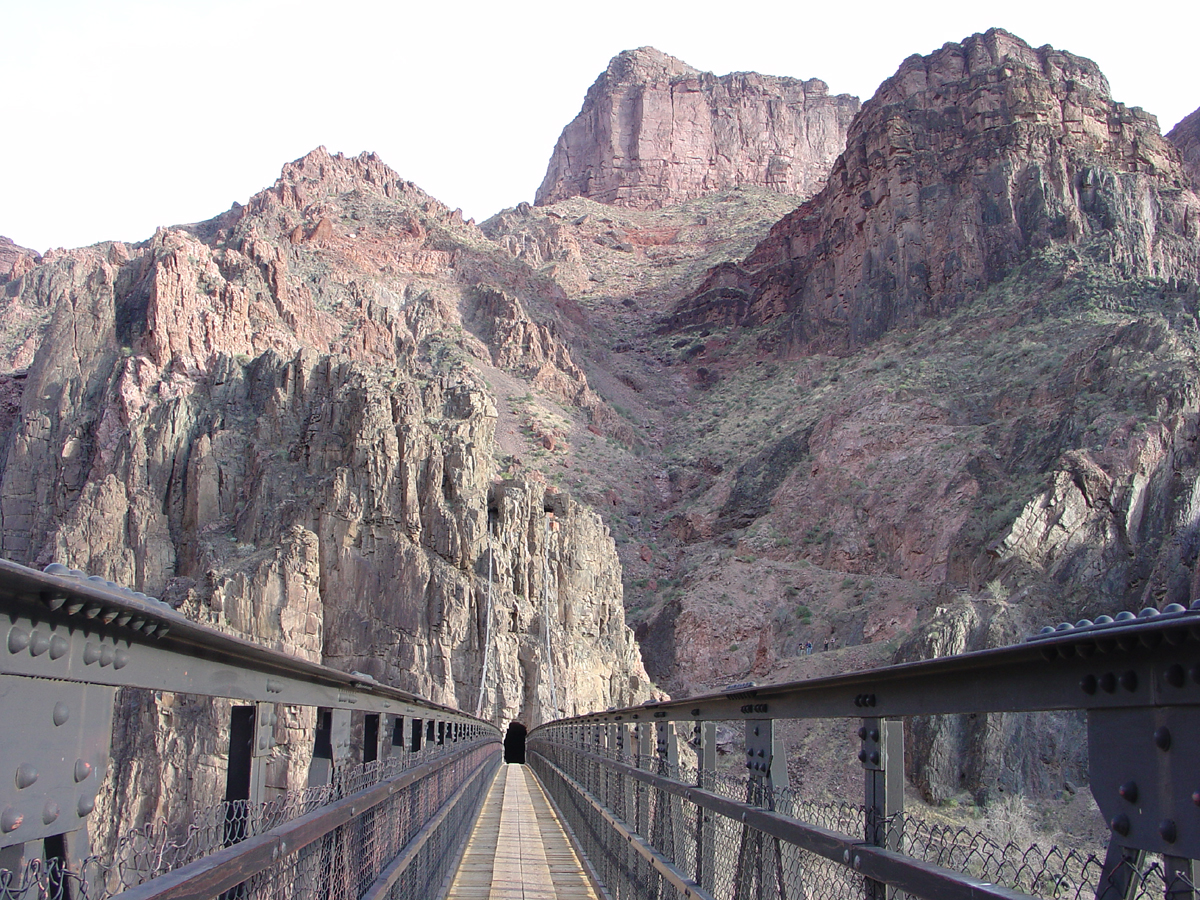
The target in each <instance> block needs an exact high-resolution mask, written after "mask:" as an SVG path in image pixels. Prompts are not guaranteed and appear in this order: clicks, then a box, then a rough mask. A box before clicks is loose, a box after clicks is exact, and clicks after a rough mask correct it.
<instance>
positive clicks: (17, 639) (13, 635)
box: [8, 625, 29, 653]
mask: <svg viewBox="0 0 1200 900" xmlns="http://www.w3.org/2000/svg"><path fill="white" fill-rule="evenodd" d="M28 646H29V632H28V631H26V630H25V629H24V628H21V627H20V626H18V625H14V626H13V627H12V628H11V629H10V630H9V632H8V652H9V653H20V652H21V651H22V650H24V649H25V648H26V647H28Z"/></svg>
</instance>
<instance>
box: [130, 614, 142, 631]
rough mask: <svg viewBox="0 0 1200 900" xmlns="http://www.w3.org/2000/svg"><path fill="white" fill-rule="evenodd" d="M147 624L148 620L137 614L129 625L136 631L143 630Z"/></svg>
mask: <svg viewBox="0 0 1200 900" xmlns="http://www.w3.org/2000/svg"><path fill="white" fill-rule="evenodd" d="M145 625H146V620H145V619H144V618H143V617H141V616H136V617H135V618H134V619H133V620H132V621H131V622H130V623H129V627H130V628H132V629H133V630H134V631H141V630H142V628H143V627H145Z"/></svg>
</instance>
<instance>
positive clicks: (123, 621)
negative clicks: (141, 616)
mask: <svg viewBox="0 0 1200 900" xmlns="http://www.w3.org/2000/svg"><path fill="white" fill-rule="evenodd" d="M132 618H133V613H131V612H126V611H125V610H122V611H121V612H120V613H119V614H118V615H117V618H116V620H115V621H116V623H117V624H118V625H120V626H121V627H122V628H124V627H125V626H126V625H128V624H129V620H130V619H132Z"/></svg>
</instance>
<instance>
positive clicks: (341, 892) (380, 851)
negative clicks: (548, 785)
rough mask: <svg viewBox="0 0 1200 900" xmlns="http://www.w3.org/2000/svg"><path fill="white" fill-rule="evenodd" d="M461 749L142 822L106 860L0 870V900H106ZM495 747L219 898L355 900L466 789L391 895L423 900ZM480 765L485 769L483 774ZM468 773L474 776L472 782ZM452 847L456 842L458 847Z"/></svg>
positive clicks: (406, 757) (432, 748) (434, 750)
mask: <svg viewBox="0 0 1200 900" xmlns="http://www.w3.org/2000/svg"><path fill="white" fill-rule="evenodd" d="M463 748H464V745H462V744H458V745H450V744H447V745H445V746H438V745H426V746H425V747H424V748H423V749H422V750H421V751H419V752H417V753H405V754H401V755H397V756H392V757H388V758H387V759H383V760H377V761H374V762H370V763H366V764H364V765H358V766H354V767H350V768H346V769H343V770H341V771H339V772H336V773H335V774H334V776H333V778H332V780H331V781H330V782H329V783H328V784H323V785H318V786H314V787H308V788H304V789H301V790H297V791H291V792H288V793H286V794H282V795H280V796H278V797H275V798H272V799H270V800H267V801H265V802H263V803H250V802H249V801H245V800H238V801H231V802H223V803H217V804H214V805H212V806H210V807H208V808H206V809H204V810H202V811H201V812H199V813H197V814H196V815H195V816H194V817H193V818H192V819H191V820H190V821H188V822H184V823H168V822H166V821H165V820H159V821H157V822H153V823H148V824H146V825H144V826H142V827H140V828H136V829H134V830H132V831H130V832H128V833H126V834H125V835H123V836H122V837H121V838H120V840H119V841H118V843H117V847H116V850H115V852H114V853H113V855H112V856H111V857H107V858H101V857H99V856H88V857H86V858H85V859H84V860H83V861H82V862H81V863H80V864H78V865H77V866H71V867H67V866H66V864H65V863H64V861H63V860H62V859H59V858H53V857H52V858H48V859H41V858H32V859H26V860H24V861H23V863H22V865H21V866H20V867H19V868H17V869H15V870H10V869H4V868H0V900H68V898H69V900H106V898H109V897H112V896H115V895H116V894H119V893H121V892H122V891H124V890H127V889H128V888H131V887H134V886H136V885H139V884H143V883H145V882H147V881H150V880H152V879H154V878H156V877H158V876H160V875H163V874H166V873H167V872H171V871H174V870H176V869H180V868H182V867H184V866H186V865H188V864H189V863H192V862H195V861H197V860H199V859H202V858H204V857H206V856H209V855H211V854H212V853H215V852H217V851H219V850H222V849H224V848H226V847H231V846H233V845H235V844H237V843H240V842H242V841H244V840H246V839H248V838H252V837H255V836H258V835H263V834H266V833H267V832H270V831H271V830H272V829H275V828H278V827H279V826H281V825H284V824H286V823H288V822H291V821H293V820H295V819H297V818H299V817H300V816H303V815H306V814H308V813H312V812H316V811H317V810H320V809H321V808H323V807H325V806H328V805H329V804H331V803H334V802H337V801H338V800H342V799H345V798H348V797H351V796H353V795H355V794H357V793H359V792H361V791H364V790H366V789H368V788H372V787H374V786H376V785H379V784H381V783H384V782H387V781H391V780H393V779H395V778H398V777H399V776H401V775H403V774H404V773H405V772H406V771H408V770H410V769H412V768H414V767H416V766H419V765H422V764H424V763H428V762H433V761H435V760H437V759H438V758H441V757H443V756H445V755H447V754H448V753H452V752H458V751H460V750H462V749H463ZM498 764H499V754H498V749H497V745H496V743H495V742H494V741H484V742H480V743H479V744H478V745H476V746H475V747H474V748H473V749H471V750H470V752H467V753H465V754H463V755H462V756H460V757H459V758H458V759H457V760H455V761H454V762H453V763H451V764H450V765H447V766H444V767H442V768H440V769H438V770H437V771H435V772H433V773H431V774H430V775H428V776H426V777H424V778H421V779H419V780H417V781H415V782H413V783H411V784H409V785H407V786H405V787H404V788H402V789H400V790H398V791H397V792H395V793H394V794H392V795H391V796H389V797H388V798H387V799H386V800H385V801H383V802H382V803H380V804H378V805H377V806H375V807H373V808H371V809H368V810H365V811H363V812H362V813H360V814H359V815H357V816H356V817H355V818H354V819H352V820H351V821H349V822H347V823H345V824H344V825H340V826H338V827H337V828H335V829H334V830H332V831H330V832H328V833H327V834H325V835H323V836H322V837H320V838H318V839H317V840H316V841H314V842H312V843H310V844H308V845H307V846H305V847H302V848H301V849H300V850H299V851H297V852H294V853H289V854H285V855H282V856H281V857H280V859H279V861H278V862H277V863H275V864H273V865H271V866H270V867H268V868H267V869H265V870H263V871H261V872H259V873H257V874H255V875H253V876H252V877H250V878H249V879H248V880H247V881H246V882H244V883H242V884H240V885H238V886H237V887H236V888H234V889H233V890H231V891H228V892H226V894H224V895H222V896H223V897H224V898H252V897H253V898H276V897H278V898H284V897H287V898H292V897H295V898H309V897H311V898H318V897H319V898H322V900H341V898H351V897H352V898H358V897H361V896H362V894H363V892H364V891H366V889H367V888H368V887H369V886H370V885H371V884H372V883H373V882H374V881H375V880H376V879H377V878H378V877H379V875H380V873H381V872H382V871H383V870H384V869H385V868H386V867H387V866H388V865H389V864H390V863H391V862H392V861H393V860H394V859H395V858H396V857H397V856H398V855H399V854H400V853H401V852H402V851H403V850H404V849H405V847H407V846H408V845H409V843H410V842H411V841H412V840H413V838H414V836H416V835H417V833H418V832H420V831H421V829H422V828H423V827H425V825H426V824H427V823H429V822H430V820H431V819H432V818H433V817H434V816H435V814H436V813H438V811H439V809H440V808H441V807H442V805H443V804H444V803H445V802H446V801H447V799H449V798H450V797H451V795H453V794H454V793H455V792H456V791H458V790H459V789H460V788H462V787H463V786H464V785H466V787H467V790H465V791H464V793H463V794H462V796H461V797H459V798H458V802H457V803H456V804H455V806H454V809H453V810H452V811H451V812H450V814H449V815H445V816H443V817H442V818H441V819H440V820H439V822H438V823H437V824H436V827H434V828H432V829H431V830H430V832H429V833H428V834H426V835H423V836H422V839H423V843H422V845H421V847H420V848H419V850H418V851H417V852H416V853H415V854H414V855H413V858H412V859H410V860H408V865H407V866H406V868H405V874H404V878H403V879H401V880H400V882H398V883H397V886H396V887H395V888H393V890H392V892H391V893H390V894H388V895H387V896H389V897H392V898H409V897H411V898H414V900H416V898H427V897H429V896H430V894H429V893H428V891H429V890H430V889H431V888H437V887H438V885H440V883H441V881H442V880H443V879H444V878H445V877H446V875H447V872H446V867H447V866H448V865H451V864H452V862H453V859H454V858H455V853H454V851H455V848H456V847H457V846H458V844H461V842H462V840H464V839H465V837H466V831H467V830H469V828H470V825H471V823H472V822H473V821H474V818H475V814H476V812H477V811H478V808H479V804H480V803H481V802H482V799H483V791H485V790H486V788H487V785H488V784H489V783H490V777H489V773H493V774H494V772H495V769H496V766H497V765H498ZM481 767H486V768H485V769H484V770H483V771H482V772H481V771H480V770H481ZM472 775H477V777H475V778H474V780H472V781H469V779H470V778H471V776H472ZM456 842H457V843H456Z"/></svg>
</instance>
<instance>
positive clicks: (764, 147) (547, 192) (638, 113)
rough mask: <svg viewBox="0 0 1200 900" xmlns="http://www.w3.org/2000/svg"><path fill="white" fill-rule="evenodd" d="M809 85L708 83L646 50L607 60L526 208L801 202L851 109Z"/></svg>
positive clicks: (837, 143)
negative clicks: (754, 193) (767, 193)
mask: <svg viewBox="0 0 1200 900" xmlns="http://www.w3.org/2000/svg"><path fill="white" fill-rule="evenodd" d="M828 92H829V88H828V86H827V85H826V84H825V83H824V82H823V81H819V80H817V79H815V78H814V79H810V80H808V81H801V80H799V79H796V78H776V77H773V76H770V75H759V74H757V73H755V72H734V73H732V74H729V75H723V76H721V77H719V78H718V77H717V76H715V75H713V74H712V73H711V72H700V71H698V70H696V69H693V68H692V67H691V66H689V65H687V64H686V63H684V62H681V61H680V60H678V59H675V58H674V57H671V56H667V55H666V54H665V53H660V52H659V51H658V50H655V49H653V48H652V47H642V48H640V49H638V50H627V51H625V52H624V53H621V54H619V55H618V56H616V57H614V58H613V59H612V61H611V62H610V63H609V64H608V68H607V70H605V72H604V73H603V74H602V75H601V76H600V77H599V78H597V79H596V82H595V83H594V84H593V85H592V86H591V88H590V89H589V90H588V92H587V97H586V98H585V100H584V102H583V109H581V110H580V112H579V115H577V116H576V117H575V119H574V121H572V122H571V124H569V125H568V126H567V127H566V128H564V129H563V133H562V135H561V136H560V137H559V139H558V144H557V145H556V146H555V148H554V154H553V156H551V158H550V165H549V167H548V168H547V170H546V178H545V180H544V181H543V182H542V186H541V187H540V188H539V189H538V192H537V200H536V203H537V205H539V206H543V205H546V204H550V203H555V202H557V201H559V200H563V199H565V198H567V197H575V196H583V197H590V198H592V199H593V200H598V201H600V202H603V203H613V204H617V205H619V206H632V207H637V208H642V209H645V208H656V207H661V206H665V205H668V204H672V203H678V202H679V201H681V200H686V199H688V198H690V197H696V196H699V195H700V194H704V193H708V192H711V191H718V190H723V189H727V188H732V187H736V186H738V185H742V184H751V185H758V186H763V187H768V188H770V189H772V190H776V191H779V192H781V193H785V194H796V195H800V196H809V195H811V194H812V193H813V192H814V191H815V190H817V189H818V188H819V187H820V185H821V184H822V183H823V182H824V180H825V176H826V174H827V173H828V171H829V167H830V165H832V163H833V160H834V158H835V157H836V156H837V154H838V153H839V152H840V151H841V149H842V147H843V146H844V144H845V137H846V129H847V127H848V126H849V124H850V120H851V118H852V117H853V115H854V114H855V113H856V112H857V111H858V99H857V98H856V97H851V96H849V95H848V94H839V95H837V96H834V97H831V96H829V93H828Z"/></svg>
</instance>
